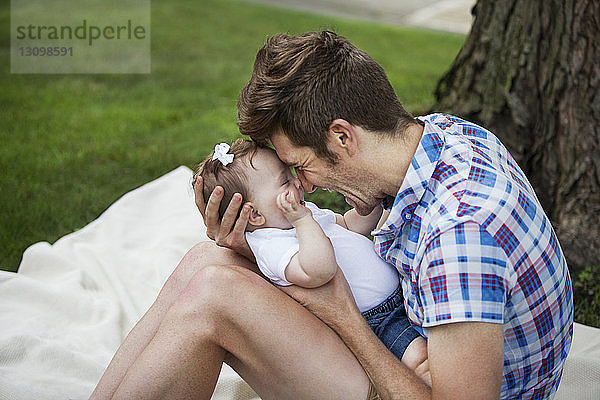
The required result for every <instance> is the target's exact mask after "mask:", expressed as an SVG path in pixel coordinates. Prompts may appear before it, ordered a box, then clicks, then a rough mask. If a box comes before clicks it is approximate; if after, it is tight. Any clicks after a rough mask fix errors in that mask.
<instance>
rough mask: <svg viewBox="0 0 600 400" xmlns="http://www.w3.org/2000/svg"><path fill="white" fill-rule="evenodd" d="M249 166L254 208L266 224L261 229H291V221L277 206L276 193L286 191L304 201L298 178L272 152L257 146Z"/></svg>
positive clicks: (299, 200)
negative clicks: (251, 165)
mask: <svg viewBox="0 0 600 400" xmlns="http://www.w3.org/2000/svg"><path fill="white" fill-rule="evenodd" d="M252 164H253V165H254V168H256V169H253V168H252V167H250V166H248V168H249V170H248V181H249V184H250V190H251V192H252V199H253V201H252V202H253V203H254V205H255V207H256V208H257V209H258V210H259V211H260V212H261V214H262V215H263V216H264V217H265V219H266V223H265V224H264V225H263V226H261V228H280V229H290V228H292V224H290V222H289V221H288V220H287V218H286V217H285V216H284V215H283V213H282V212H281V210H280V209H279V207H277V196H279V195H280V194H281V193H285V192H286V191H289V192H290V193H291V194H292V195H293V196H294V198H295V199H296V201H298V202H299V203H300V202H303V201H304V190H302V186H301V184H300V180H299V179H298V178H296V177H295V176H294V175H292V172H291V171H290V168H289V167H288V166H286V165H285V164H284V163H283V162H281V160H280V159H279V158H277V154H276V153H275V151H273V150H270V149H264V148H259V149H258V150H257V151H256V154H255V155H254V158H253V159H252Z"/></svg>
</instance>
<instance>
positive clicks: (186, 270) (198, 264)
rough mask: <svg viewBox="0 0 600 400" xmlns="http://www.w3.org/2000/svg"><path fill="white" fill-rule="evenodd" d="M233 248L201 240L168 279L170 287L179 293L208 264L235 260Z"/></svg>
mask: <svg viewBox="0 0 600 400" xmlns="http://www.w3.org/2000/svg"><path fill="white" fill-rule="evenodd" d="M235 257H236V256H235V255H232V254H231V250H229V249H225V248H223V247H219V246H217V245H216V244H215V243H214V242H200V243H198V244H196V245H195V246H194V247H192V248H191V249H190V250H189V251H188V252H187V253H186V254H185V255H184V256H183V258H182V259H181V261H180V262H179V265H177V267H176V268H175V270H174V271H173V273H172V274H171V276H170V277H169V280H168V285H167V286H169V287H172V288H175V290H176V291H177V292H178V293H179V292H181V291H182V290H183V289H185V287H186V286H187V285H188V284H189V282H190V279H191V278H192V277H193V276H194V274H196V273H198V272H200V271H201V270H203V269H204V268H206V267H208V266H212V265H215V264H220V263H223V262H226V260H232V261H233V260H235Z"/></svg>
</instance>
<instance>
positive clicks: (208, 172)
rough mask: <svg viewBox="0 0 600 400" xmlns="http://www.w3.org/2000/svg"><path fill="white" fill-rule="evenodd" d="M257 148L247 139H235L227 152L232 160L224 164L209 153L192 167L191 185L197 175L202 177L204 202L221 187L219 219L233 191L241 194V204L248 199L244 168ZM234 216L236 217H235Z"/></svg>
mask: <svg viewBox="0 0 600 400" xmlns="http://www.w3.org/2000/svg"><path fill="white" fill-rule="evenodd" d="M257 149H258V145H257V144H256V143H254V142H253V141H252V140H249V139H237V140H236V141H235V142H233V143H232V144H231V147H230V149H229V151H228V152H227V153H228V154H233V162H231V163H230V164H228V165H227V166H224V165H223V163H222V162H221V161H219V160H218V159H216V160H213V159H212V157H213V154H214V151H213V152H212V153H210V155H209V156H208V157H207V158H206V159H205V160H204V161H202V162H200V163H199V164H198V165H197V166H196V168H195V169H194V178H193V180H192V185H193V183H194V182H195V181H196V177H197V176H198V175H199V176H201V177H202V180H203V183H204V187H203V190H202V197H203V198H204V204H207V203H208V198H209V197H210V195H211V193H212V192H213V190H214V189H215V187H217V186H221V187H222V188H223V191H224V193H223V199H222V200H221V205H220V206H219V221H221V220H222V219H223V214H225V210H226V209H227V206H228V205H229V202H230V201H231V198H232V197H233V195H234V194H235V193H239V194H241V195H242V204H243V203H244V202H247V201H250V200H251V199H250V197H249V194H250V193H249V190H248V176H247V174H246V169H247V167H248V166H251V167H253V168H254V166H253V165H252V158H253V157H254V154H255V153H256V150H257ZM241 210H242V207H240V209H239V211H238V215H237V217H239V215H240V212H241ZM237 217H236V219H237Z"/></svg>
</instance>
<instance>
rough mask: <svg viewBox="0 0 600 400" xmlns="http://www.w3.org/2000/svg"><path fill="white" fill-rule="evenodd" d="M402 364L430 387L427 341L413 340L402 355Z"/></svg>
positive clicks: (421, 339)
mask: <svg viewBox="0 0 600 400" xmlns="http://www.w3.org/2000/svg"><path fill="white" fill-rule="evenodd" d="M402 362H403V363H404V364H405V365H406V366H407V367H408V368H410V369H411V370H413V371H414V372H415V374H416V375H417V376H418V377H419V378H421V379H423V380H424V381H425V382H426V383H427V384H428V385H429V386H431V376H430V375H429V361H428V358H427V341H426V340H425V339H423V338H422V337H420V336H419V337H418V338H415V340H413V341H412V342H410V344H409V345H408V347H407V348H406V350H405V351H404V354H403V355H402Z"/></svg>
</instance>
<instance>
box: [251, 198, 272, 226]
mask: <svg viewBox="0 0 600 400" xmlns="http://www.w3.org/2000/svg"><path fill="white" fill-rule="evenodd" d="M248 204H249V205H250V207H251V210H250V215H249V216H248V223H249V224H250V225H254V226H262V225H264V224H265V223H266V222H267V220H266V218H265V217H264V215H262V214H261V212H260V210H259V209H258V208H256V207H255V206H254V204H252V203H248Z"/></svg>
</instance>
